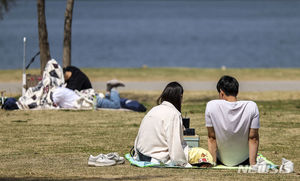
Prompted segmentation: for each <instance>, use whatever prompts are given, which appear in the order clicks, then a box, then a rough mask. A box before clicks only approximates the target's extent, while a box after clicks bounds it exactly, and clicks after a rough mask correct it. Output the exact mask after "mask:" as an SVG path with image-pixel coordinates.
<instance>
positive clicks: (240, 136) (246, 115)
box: [205, 75, 260, 166]
mask: <svg viewBox="0 0 300 181" xmlns="http://www.w3.org/2000/svg"><path fill="white" fill-rule="evenodd" d="M217 90H218V92H219V98H220V100H212V101H210V102H208V103H207V105H206V111H205V120H206V127H207V130H208V150H209V152H210V153H211V154H212V156H213V160H214V161H217V164H224V165H227V166H236V165H249V164H250V165H255V164H256V156H257V151H258V145H259V134H258V129H259V127H260V123H259V111H258V108H257V105H256V103H254V102H253V101H238V100H237V95H238V91H239V83H238V81H237V80H236V79H235V78H233V77H231V76H226V75H225V76H223V77H221V78H220V80H219V82H218V84H217Z"/></svg>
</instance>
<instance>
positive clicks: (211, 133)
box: [207, 127, 217, 163]
mask: <svg viewBox="0 0 300 181" xmlns="http://www.w3.org/2000/svg"><path fill="white" fill-rule="evenodd" d="M207 132H208V144H207V145H208V151H209V152H210V154H211V155H212V157H213V160H214V162H215V163H216V162H217V141H216V135H215V130H214V127H207Z"/></svg>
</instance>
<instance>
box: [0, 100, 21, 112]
mask: <svg viewBox="0 0 300 181" xmlns="http://www.w3.org/2000/svg"><path fill="white" fill-rule="evenodd" d="M16 102H17V100H16V99H15V98H12V97H10V98H7V99H5V101H4V104H3V105H2V107H1V108H2V109H5V110H15V109H19V107H18V105H17V103H16Z"/></svg>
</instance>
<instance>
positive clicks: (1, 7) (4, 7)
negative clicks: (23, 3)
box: [0, 0, 15, 19]
mask: <svg viewBox="0 0 300 181" xmlns="http://www.w3.org/2000/svg"><path fill="white" fill-rule="evenodd" d="M14 3H15V0H0V19H3V13H4V12H7V11H8V10H9V9H10V7H11V6H12V5H14Z"/></svg>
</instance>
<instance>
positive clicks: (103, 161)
mask: <svg viewBox="0 0 300 181" xmlns="http://www.w3.org/2000/svg"><path fill="white" fill-rule="evenodd" d="M116 164H117V162H116V161H115V160H111V159H108V158H107V156H106V155H101V156H100V157H99V158H98V159H97V160H96V162H95V166H96V167H104V166H113V165H116Z"/></svg>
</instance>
